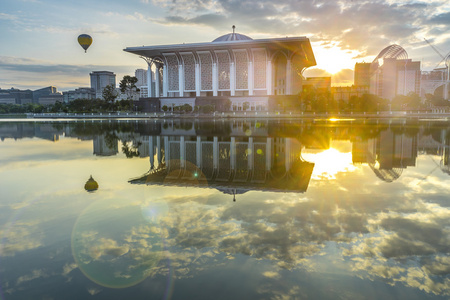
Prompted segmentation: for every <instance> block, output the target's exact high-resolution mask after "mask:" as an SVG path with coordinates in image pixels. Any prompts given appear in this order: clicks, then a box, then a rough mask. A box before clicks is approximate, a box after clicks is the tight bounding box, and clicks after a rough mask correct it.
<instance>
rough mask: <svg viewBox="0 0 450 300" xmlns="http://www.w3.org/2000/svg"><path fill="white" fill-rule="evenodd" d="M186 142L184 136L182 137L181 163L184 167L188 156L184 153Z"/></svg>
mask: <svg viewBox="0 0 450 300" xmlns="http://www.w3.org/2000/svg"><path fill="white" fill-rule="evenodd" d="M184 149H185V144H184V136H181V137H180V165H181V167H182V168H184V166H185V165H186V156H185V155H184V151H185V150H184Z"/></svg>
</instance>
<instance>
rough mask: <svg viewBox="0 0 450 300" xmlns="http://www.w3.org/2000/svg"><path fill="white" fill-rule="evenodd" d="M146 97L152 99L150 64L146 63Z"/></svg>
mask: <svg viewBox="0 0 450 300" xmlns="http://www.w3.org/2000/svg"><path fill="white" fill-rule="evenodd" d="M147 65H148V67H147V97H153V93H152V63H151V62H147Z"/></svg>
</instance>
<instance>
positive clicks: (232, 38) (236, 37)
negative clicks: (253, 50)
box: [213, 25, 253, 43]
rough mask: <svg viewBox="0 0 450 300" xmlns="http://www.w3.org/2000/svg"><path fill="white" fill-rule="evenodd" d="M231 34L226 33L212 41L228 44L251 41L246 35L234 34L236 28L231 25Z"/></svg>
mask: <svg viewBox="0 0 450 300" xmlns="http://www.w3.org/2000/svg"><path fill="white" fill-rule="evenodd" d="M232 28H233V32H232V33H228V34H225V35H222V36H219V37H218V38H217V39H215V40H214V41H213V43H214V42H230V41H251V40H253V39H252V38H251V37H248V36H246V35H243V34H240V33H236V32H234V30H235V28H236V26H234V25H233V27H232Z"/></svg>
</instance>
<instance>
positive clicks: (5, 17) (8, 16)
mask: <svg viewBox="0 0 450 300" xmlns="http://www.w3.org/2000/svg"><path fill="white" fill-rule="evenodd" d="M0 20H9V21H11V20H17V16H16V15H11V14H5V13H0Z"/></svg>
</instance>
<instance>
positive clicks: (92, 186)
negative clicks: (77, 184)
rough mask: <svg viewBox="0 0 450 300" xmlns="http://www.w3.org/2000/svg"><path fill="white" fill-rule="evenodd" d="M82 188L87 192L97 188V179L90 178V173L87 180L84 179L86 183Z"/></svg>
mask: <svg viewBox="0 0 450 300" xmlns="http://www.w3.org/2000/svg"><path fill="white" fill-rule="evenodd" d="M84 189H85V190H86V191H88V192H93V191H95V190H97V189H98V183H97V181H95V180H94V178H92V175H91V177H90V178H89V179H88V181H86V183H85V185H84Z"/></svg>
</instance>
